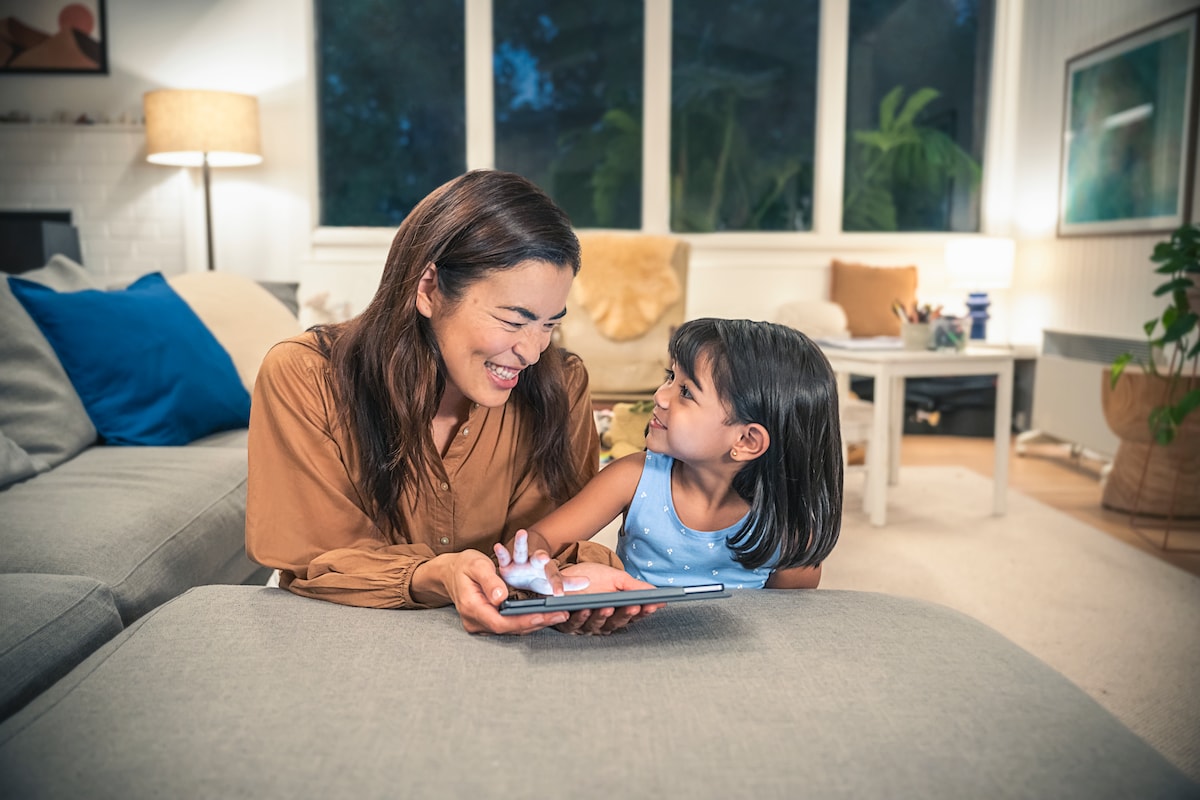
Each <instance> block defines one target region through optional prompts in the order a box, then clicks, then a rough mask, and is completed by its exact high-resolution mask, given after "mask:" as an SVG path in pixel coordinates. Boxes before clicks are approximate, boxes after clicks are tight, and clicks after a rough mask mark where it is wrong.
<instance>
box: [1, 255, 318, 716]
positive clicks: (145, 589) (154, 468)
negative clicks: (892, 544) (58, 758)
mask: <svg viewBox="0 0 1200 800" xmlns="http://www.w3.org/2000/svg"><path fill="white" fill-rule="evenodd" d="M21 277H22V278H27V279H30V280H33V281H35V282H37V283H40V284H42V285H46V286H49V287H51V288H53V289H56V290H58V291H60V292H69V291H79V290H83V289H93V288H99V287H97V286H96V285H95V284H94V283H93V280H92V278H91V277H90V276H89V274H88V273H87V272H86V271H85V270H84V269H83V268H82V267H81V266H79V265H78V264H76V263H74V262H72V261H70V260H68V259H65V258H62V257H55V258H53V259H51V261H50V263H49V264H47V265H46V266H45V267H43V268H41V269H39V270H35V271H33V272H29V273H25V274H23V275H22V276H21ZM213 281H215V282H216V283H219V284H220V286H219V287H215V286H213V285H211V284H212V282H213ZM186 283H187V282H186V281H185V284H186ZM246 283H248V284H250V286H251V289H257V287H255V286H254V284H253V282H250V281H246ZM237 286H238V283H237V281H234V287H235V288H234V289H233V290H234V291H237V292H239V293H241V292H242V291H243V290H242V289H240V288H237ZM198 287H199V288H196V287H193V289H194V291H193V294H194V295H195V296H196V297H197V298H198V299H197V300H195V301H194V302H195V305H196V306H197V308H198V311H197V313H198V314H199V313H201V312H204V313H205V314H209V312H208V311H207V310H206V309H207V308H209V307H212V306H221V305H226V303H225V302H224V301H222V300H221V298H220V297H219V295H220V294H221V293H226V294H227V293H228V292H229V291H231V290H230V285H229V283H228V281H227V280H225V279H210V280H209V282H203V281H202V282H201V284H198ZM214 290H215V291H214ZM259 291H261V290H259ZM180 294H181V296H184V297H185V299H187V298H186V295H187V292H181V293H180ZM268 301H270V302H273V303H275V304H276V305H278V302H277V301H275V300H273V299H272V298H270V297H269V296H268ZM257 302H262V301H261V299H260V300H258V301H257ZM233 305H234V306H236V305H237V303H233ZM280 310H282V313H283V314H284V315H285V316H290V315H287V311H286V309H283V307H282V306H279V309H276V310H275V313H279V312H280ZM210 318H211V316H210ZM276 319H278V317H276ZM291 319H292V322H291V325H292V328H289V329H288V331H283V332H282V333H283V334H284V335H287V334H288V333H290V332H293V331H294V328H296V327H298V323H297V322H295V319H294V317H292V318H291ZM215 322H216V324H217V326H218V328H219V327H220V325H221V324H222V323H221V321H220V320H219V319H217V320H215ZM113 324H116V325H119V324H121V323H120V321H119V320H114V321H113ZM243 324H247V323H243ZM278 332H280V331H278V330H277V331H276V332H275V333H278ZM215 333H216V332H215V331H214V334H215ZM275 333H270V334H268V335H275ZM218 338H220V337H218ZM280 338H282V337H280ZM242 344H245V343H242ZM253 347H254V348H256V349H261V348H262V347H263V345H262V340H261V338H259V339H258V340H257V344H254V345H253ZM264 352H265V351H264ZM239 358H243V359H244V356H243V355H242V354H239ZM250 358H251V359H252V357H250ZM259 358H261V355H260V356H259ZM249 363H250V364H251V365H252V364H253V363H255V362H253V361H252V360H251V362H249ZM248 374H250V375H251V379H252V369H251V370H250V371H249V372H248ZM0 396H2V397H3V402H2V403H0V451H2V452H0V487H2V488H0V520H2V522H0V607H2V608H3V610H4V611H3V617H4V622H3V626H2V627H0V718H3V717H6V716H8V715H10V714H12V713H13V712H14V711H16V710H17V709H19V708H20V707H22V706H23V705H24V704H26V703H27V702H28V701H29V700H30V699H32V698H33V697H35V696H36V695H37V694H38V693H40V692H41V691H43V690H44V689H45V688H46V687H48V686H50V685H51V684H52V683H53V682H54V681H56V680H58V679H59V678H61V677H62V676H63V675H65V674H67V672H69V671H70V670H71V669H72V668H73V667H74V666H76V665H77V664H78V663H79V662H81V661H82V660H83V659H84V658H86V657H87V656H88V655H90V654H91V653H92V652H93V651H94V650H95V649H96V648H97V647H99V646H100V645H101V644H103V643H104V642H105V641H107V640H109V639H111V638H112V637H113V636H114V635H116V634H117V633H119V632H120V631H121V630H122V629H123V628H124V627H125V626H126V625H128V624H130V623H132V622H133V621H134V620H137V619H139V618H140V617H142V616H143V615H145V614H146V613H147V612H149V611H150V610H152V609H154V608H156V607H158V606H159V605H161V604H162V603H164V602H166V601H167V600H170V599H171V598H173V597H176V596H178V595H179V594H181V593H183V592H185V591H186V590H188V589H190V588H192V587H194V586H200V585H203V584H214V583H221V584H240V583H243V582H246V581H256V580H265V578H266V573H265V571H264V570H262V569H261V568H260V567H258V566H257V565H255V564H253V563H252V562H251V561H250V560H249V559H247V558H246V555H245V532H244V527H245V503H246V448H245V437H246V431H245V429H244V428H242V429H240V430H236V429H235V430H228V431H223V432H218V433H214V434H213V435H211V436H207V437H204V438H202V439H199V440H197V441H194V442H192V443H189V444H187V445H181V446H159V447H129V446H108V445H105V444H103V443H101V442H100V441H98V439H97V431H96V428H95V427H94V426H93V424H92V422H91V420H90V418H89V415H88V412H87V411H86V410H85V408H84V405H83V404H82V402H81V400H80V397H79V396H78V394H77V393H76V392H75V390H74V388H73V386H72V383H71V381H70V379H69V378H68V376H67V373H66V372H65V371H64V368H63V366H62V364H61V363H60V361H59V359H58V357H57V356H56V354H55V350H54V349H53V347H52V345H51V344H50V342H49V341H48V340H47V339H46V337H45V336H43V335H42V332H41V330H40V329H39V327H38V325H37V323H35V321H34V320H33V319H32V318H31V317H30V315H29V314H28V313H26V311H25V309H24V308H23V307H22V306H21V304H20V303H19V301H18V300H17V298H16V297H14V295H13V293H12V291H11V290H10V287H9V284H8V281H7V280H4V279H2V278H0Z"/></svg>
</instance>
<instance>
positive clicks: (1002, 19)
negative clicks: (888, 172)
mask: <svg viewBox="0 0 1200 800" xmlns="http://www.w3.org/2000/svg"><path fill="white" fill-rule="evenodd" d="M850 2H851V0H822V2H821V20H820V27H819V31H820V33H819V41H818V54H817V64H818V72H817V74H818V79H817V114H816V146H815V152H814V161H815V163H814V170H813V197H814V203H813V225H812V230H809V231H765V232H760V231H750V232H721V233H674V234H673V235H677V236H680V237H681V238H683V239H685V240H687V241H689V242H690V243H691V244H692V246H693V248H694V249H693V259H692V260H693V264H694V265H697V266H703V265H704V264H705V263H710V264H712V265H715V266H720V265H721V264H722V263H724V262H726V261H727V260H729V261H732V260H733V259H736V258H741V257H745V256H746V255H751V256H753V257H754V258H755V260H756V262H757V263H759V264H765V265H775V264H777V265H779V266H785V265H787V264H794V263H795V262H794V255H795V253H796V252H797V251H798V250H800V251H806V252H810V253H817V252H826V251H834V252H839V253H846V252H861V253H865V254H871V253H878V252H881V251H883V252H886V251H894V250H900V251H907V252H910V251H914V250H928V251H933V250H937V251H940V250H941V248H942V246H943V245H944V243H945V242H946V241H947V240H948V239H951V238H955V237H970V236H976V235H980V234H991V235H1006V234H1008V233H1010V231H1011V228H1012V225H1013V219H1012V213H1011V206H1012V202H1011V201H1012V197H1013V180H1012V177H1013V171H1014V169H1015V139H1016V113H1015V111H1016V107H1017V88H1018V84H1019V52H1020V41H1019V39H1020V37H1019V31H1020V26H1021V16H1022V14H1021V11H1022V4H1023V0H995V14H996V18H995V20H994V25H993V31H994V33H993V36H994V38H993V43H992V69H991V80H990V85H989V87H988V107H989V113H988V115H987V125H986V140H985V141H986V145H985V148H984V157H983V183H982V186H981V187H980V192H981V198H980V203H981V218H980V219H981V222H980V230H979V231H978V232H971V233H955V232H908V233H902V232H885V233H875V232H850V233H845V232H842V230H841V224H842V203H841V197H842V192H843V175H842V170H843V166H844V163H845V120H846V90H847V75H846V69H847V58H848V51H849V20H850ZM464 10H465V28H466V46H465V49H466V104H467V108H466V120H467V132H466V148H467V152H466V164H467V169H490V168H493V167H494V166H495V148H494V119H495V116H494V112H495V107H494V100H493V81H492V0H465V6H464ZM671 13H672V3H671V0H646V12H645V24H646V37H645V54H644V57H645V71H644V74H643V97H644V103H645V105H644V119H643V132H644V135H643V139H642V162H643V169H642V220H641V228H640V230H641V231H643V232H647V233H673V232H672V231H671V229H670V202H671V198H670V147H671V142H670V121H671V105H670V98H671ZM314 49H315V37H314ZM313 84H314V85H313V87H312V96H313V125H314V126H315V125H316V124H317V119H316V114H317V108H316V104H315V94H316V87H315V81H314V82H313ZM312 157H313V159H314V164H313V169H314V171H313V173H312V174H318V171H319V164H318V163H317V159H318V158H319V154H318V153H317V152H313V154H312ZM319 203H320V197H319V189H318V188H317V187H314V191H313V204H314V208H316V207H317V206H318V204H319ZM394 233H395V229H394V228H371V227H361V228H344V227H336V228H335V227H323V226H321V227H317V228H316V229H315V230H314V232H313V239H312V244H313V249H314V254H315V255H316V257H317V260H322V261H324V260H326V259H327V258H329V257H333V258H337V257H346V256H349V255H350V254H351V253H352V252H353V251H354V250H356V249H358V248H362V247H369V248H378V247H380V246H383V247H386V246H387V244H388V243H389V242H390V241H391V238H392V236H393V234H394ZM322 254H324V255H323V256H322Z"/></svg>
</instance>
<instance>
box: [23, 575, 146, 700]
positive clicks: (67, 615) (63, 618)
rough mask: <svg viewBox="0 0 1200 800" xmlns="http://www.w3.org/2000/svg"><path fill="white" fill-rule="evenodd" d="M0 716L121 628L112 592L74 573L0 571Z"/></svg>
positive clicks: (33, 695) (65, 672)
mask: <svg viewBox="0 0 1200 800" xmlns="http://www.w3.org/2000/svg"><path fill="white" fill-rule="evenodd" d="M0 608H3V609H4V624H3V625H0V718H4V717H7V716H9V715H10V714H12V713H13V712H14V711H16V710H17V709H19V708H21V707H22V706H24V705H25V704H26V703H28V702H29V701H30V700H32V699H33V698H34V697H36V696H37V695H38V694H40V693H41V692H42V691H43V690H45V689H46V688H47V687H49V686H50V685H52V684H53V683H54V682H55V681H57V680H58V679H59V678H61V677H62V676H64V675H66V674H67V673H68V672H70V671H71V670H72V669H73V668H74V667H75V665H76V664H78V663H79V662H81V661H83V660H84V659H85V658H87V657H88V656H89V655H91V654H92V653H93V652H94V651H95V650H96V648H98V647H99V646H100V645H102V644H104V643H105V642H107V641H108V640H109V639H111V638H112V637H114V636H116V635H117V634H118V633H120V632H121V628H122V625H121V615H120V614H118V613H117V607H116V605H115V604H114V603H113V597H112V592H111V591H109V589H108V587H107V586H104V585H103V584H101V583H100V582H99V581H97V580H94V579H93V578H83V577H80V576H78V575H34V574H28V575H0Z"/></svg>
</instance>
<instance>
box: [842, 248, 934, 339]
mask: <svg viewBox="0 0 1200 800" xmlns="http://www.w3.org/2000/svg"><path fill="white" fill-rule="evenodd" d="M829 299H830V300H832V301H833V302H835V303H837V304H838V305H840V306H841V307H842V309H843V310H844V311H845V312H846V325H847V327H848V328H849V329H850V335H851V336H899V335H900V318H899V317H897V316H896V314H895V312H893V311H892V302H893V301H895V300H899V301H900V302H901V303H903V304H904V306H905V307H906V308H907V307H911V306H912V305H913V303H915V302H916V299H917V268H916V267H915V266H907V267H871V266H868V265H866V264H852V263H847V262H844V261H838V260H837V259H834V261H833V268H832V270H831V271H830V282H829Z"/></svg>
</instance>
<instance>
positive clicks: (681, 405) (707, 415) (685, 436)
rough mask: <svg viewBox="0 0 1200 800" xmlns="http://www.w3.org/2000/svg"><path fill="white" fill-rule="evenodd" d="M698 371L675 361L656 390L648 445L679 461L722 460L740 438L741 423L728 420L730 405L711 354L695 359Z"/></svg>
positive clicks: (647, 434)
mask: <svg viewBox="0 0 1200 800" xmlns="http://www.w3.org/2000/svg"><path fill="white" fill-rule="evenodd" d="M695 369H696V374H695V375H688V374H687V373H685V372H683V371H682V370H680V369H679V368H678V367H677V366H676V365H675V364H671V368H670V369H669V370H667V380H666V382H664V383H663V385H662V386H660V387H658V391H656V392H655V393H654V412H653V414H652V415H651V416H650V427H649V429H648V430H647V432H646V446H647V447H649V448H650V449H651V450H654V451H656V452H659V453H663V454H665V455H669V456H672V457H673V458H675V459H678V460H679V461H684V462H689V461H692V462H694V461H712V460H720V459H721V458H723V457H724V456H727V455H728V454H729V451H730V449H732V448H733V446H734V444H735V443H736V442H737V441H738V437H739V436H740V426H735V425H731V424H729V422H728V419H729V409H728V408H727V407H726V406H725V403H724V402H723V401H722V400H721V398H720V396H719V395H718V394H717V389H716V387H715V386H713V382H712V371H711V369H710V368H709V360H708V358H706V357H704V356H701V357H700V358H698V359H696V365H695Z"/></svg>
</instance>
